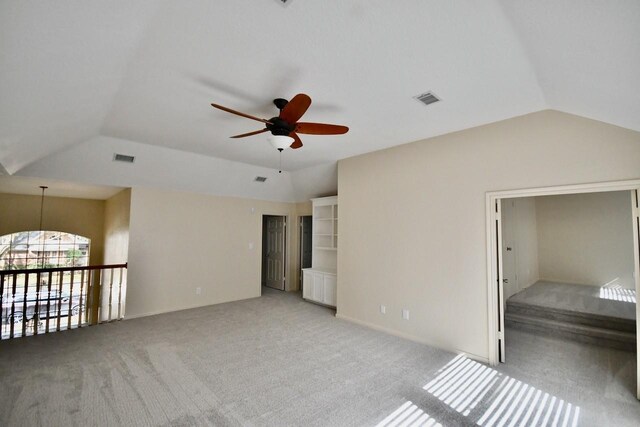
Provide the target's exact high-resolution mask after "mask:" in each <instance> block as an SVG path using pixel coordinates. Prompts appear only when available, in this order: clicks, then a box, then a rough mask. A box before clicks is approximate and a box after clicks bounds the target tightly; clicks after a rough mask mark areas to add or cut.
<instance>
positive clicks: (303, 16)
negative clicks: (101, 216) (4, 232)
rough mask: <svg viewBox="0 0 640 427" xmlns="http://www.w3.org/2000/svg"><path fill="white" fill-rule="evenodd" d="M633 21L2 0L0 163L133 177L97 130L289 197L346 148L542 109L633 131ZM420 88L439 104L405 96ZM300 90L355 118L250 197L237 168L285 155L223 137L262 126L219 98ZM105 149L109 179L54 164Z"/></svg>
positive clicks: (317, 104)
mask: <svg viewBox="0 0 640 427" xmlns="http://www.w3.org/2000/svg"><path fill="white" fill-rule="evenodd" d="M639 22H640V2H638V1H636V0H629V1H622V0H620V1H614V2H603V1H594V0H592V1H584V0H556V1H551V0H543V1H539V2H530V1H524V0H515V1H510V0H509V1H508V0H500V1H498V0H490V1H484V2H477V1H470V0H469V1H435V0H431V1H425V0H413V1H406V2H402V5H398V4H397V3H396V2H389V1H378V0H352V1H342V2H326V1H322V0H304V1H303V0H294V1H292V2H291V3H290V4H289V5H288V6H286V7H283V6H282V5H280V4H279V2H278V1H276V0H262V1H260V2H256V1H248V0H244V1H241V0H238V1H233V2H219V1H215V2H214V1H210V0H202V1H190V0H186V1H180V2H175V1H140V0H129V1H96V0H88V1H83V2H77V1H67V0H61V1H56V2H50V3H47V2H10V1H5V2H2V3H0V94H1V96H0V164H1V165H2V166H3V167H4V168H5V169H6V170H7V171H8V172H9V173H11V174H15V173H18V174H29V175H33V176H50V175H51V174H52V173H53V172H52V171H53V170H55V175H56V177H58V178H60V179H67V180H72V181H86V182H92V183H99V184H107V185H108V184H114V182H116V181H118V183H117V185H127V183H126V182H121V181H122V179H120V178H121V176H120V177H119V178H116V176H117V175H118V168H119V167H120V166H118V165H114V164H113V163H107V160H110V157H111V156H112V153H110V152H106V151H107V150H106V149H105V148H104V147H102V150H101V146H100V145H99V144H100V141H118V143H117V145H118V147H120V149H121V150H124V151H126V149H127V146H128V145H127V141H129V146H130V147H131V149H133V150H136V149H139V148H140V147H141V145H140V144H142V146H144V147H146V148H144V150H138V151H140V152H141V153H143V155H147V156H151V157H154V156H156V155H157V156H160V157H163V156H166V154H167V153H174V154H175V156H176V159H179V158H180V154H179V153H178V152H177V151H175V150H179V151H184V152H190V153H193V154H195V155H204V156H207V157H210V158H211V162H213V163H215V162H218V163H216V164H224V165H225V166H224V167H222V168H220V170H221V172H220V173H219V174H218V175H216V168H214V169H213V170H212V171H211V172H210V174H209V173H208V174H207V177H206V179H207V180H208V182H211V183H214V182H227V180H226V179H225V176H223V175H222V174H223V173H225V174H226V176H227V177H228V176H229V170H230V169H229V168H232V169H233V168H234V166H233V165H236V166H235V167H236V168H239V169H242V173H240V172H238V176H239V175H242V177H243V178H242V179H238V180H236V181H234V182H229V183H228V185H227V186H226V187H225V192H229V193H231V194H236V195H250V196H251V197H257V198H264V199H274V200H275V199H277V200H286V199H290V200H297V199H300V198H306V197H309V196H312V195H317V194H319V193H322V192H326V191H327V185H331V184H330V183H331V182H335V167H333V166H332V164H335V161H336V160H339V159H341V158H345V157H349V156H352V155H356V154H360V153H364V152H369V151H373V150H377V149H380V148H384V147H389V146H394V145H399V144H403V143H407V142H411V141H415V140H419V139H424V138H428V137H431V136H435V135H439V134H443V133H448V132H452V131H456V130H460V129H465V128H469V127H472V126H476V125H481V124H485V123H489V122H493V121H497V120H502V119H506V118H509V117H513V116H518V115H522V114H526V113H529V112H533V111H538V110H541V109H545V108H554V109H559V110H563V111H567V112H570V113H574V114H580V115H584V116H587V117H591V118H594V119H598V120H603V121H607V122H610V123H613V124H617V125H620V126H624V127H627V128H631V129H635V130H640V96H638V95H640V89H639V88H640V85H639V83H638V79H637V76H638V75H640V48H639V41H640V25H638V23H639ZM428 90H432V91H434V92H435V93H436V94H437V95H438V96H440V97H441V98H442V99H443V101H442V102H441V103H438V104H434V105H432V106H429V107H425V106H423V105H421V104H419V103H418V102H417V101H416V100H414V99H413V98H412V97H413V96H415V95H417V94H420V93H422V92H425V91H428ZM299 92H304V93H307V94H309V95H310V96H311V97H312V99H313V101H314V103H313V104H312V105H311V108H310V109H309V111H308V112H307V114H306V115H305V116H304V120H307V121H318V122H328V123H337V124H344V125H347V126H349V127H350V128H351V130H350V132H349V133H348V134H346V135H341V136H311V135H304V136H303V141H304V143H305V146H304V147H303V148H302V149H300V150H288V151H286V152H285V153H284V155H283V169H284V170H286V171H290V172H294V173H292V174H287V175H286V177H287V178H288V179H289V180H290V181H291V182H288V183H287V185H286V188H288V189H289V190H288V191H289V194H288V195H283V194H281V193H282V187H280V189H279V190H276V189H269V188H267V187H264V188H263V189H262V190H260V191H262V193H261V194H259V195H258V196H255V193H256V192H255V191H254V187H253V185H254V184H252V183H251V181H250V180H245V178H247V177H252V176H253V172H254V170H255V171H260V170H262V171H264V168H271V169H273V168H277V166H278V156H277V152H275V150H274V149H273V148H272V147H271V146H270V145H269V144H268V143H267V141H266V138H265V136H264V134H263V135H258V136H254V137H249V138H246V139H243V140H232V139H229V138H228V137H229V136H230V135H233V134H237V133H243V132H247V131H251V130H257V129H259V128H260V127H261V126H260V123H258V122H253V121H251V120H247V119H243V118H241V117H236V116H232V115H229V114H226V113H224V112H221V111H218V110H214V109H213V108H211V107H210V105H209V104H210V103H211V102H216V103H220V104H223V105H227V106H229V107H231V108H234V109H238V110H241V111H245V112H247V113H250V114H255V115H258V116H262V117H265V118H269V117H271V116H273V115H276V109H275V107H274V106H273V105H272V104H271V100H272V99H273V98H276V97H284V98H290V97H292V96H293V95H295V94H296V93H299ZM101 138H102V139H101ZM136 147H137V148H136ZM167 148H169V149H172V150H174V151H171V150H170V151H166V149H167ZM87 150H89V151H90V153H92V155H88V152H87ZM154 150H155V151H154ZM162 150H165V151H162ZM54 153H55V155H54V156H52V154H54ZM100 153H101V154H100ZM99 154H100V155H105V156H109V157H108V158H106V159H104V160H105V163H104V164H103V165H101V166H100V170H101V173H100V174H98V175H99V176H96V175H95V174H92V173H91V168H92V166H93V165H92V164H91V163H88V164H84V165H83V167H82V168H73V167H72V168H69V169H67V170H59V169H60V166H59V165H61V164H65V165H74V164H77V163H81V162H91V161H96V162H97V160H94V158H96V157H97V156H98V155H99ZM223 159H224V160H229V161H232V162H230V163H229V162H227V163H225V162H222V163H221V162H220V161H221V160H223ZM139 160H141V159H139ZM149 160H151V159H149ZM237 162H241V163H245V164H246V165H245V166H240V165H238V163H237ZM167 164H168V165H170V164H171V162H170V161H168V163H167ZM203 164H204V163H203ZM154 167H158V164H157V162H155V161H148V162H145V161H137V162H136V165H135V169H132V170H131V175H132V177H131V181H130V183H129V184H128V185H133V184H139V183H140V182H142V183H145V184H148V185H163V186H170V185H169V184H167V182H166V181H167V177H166V176H160V175H162V171H159V170H155V169H153V168H154ZM165 167H166V166H165ZM252 168H253V169H252ZM177 170H179V172H176V174H179V176H177V175H174V176H172V177H171V178H172V179H175V181H176V182H179V183H180V184H179V185H176V186H177V187H179V188H184V189H192V190H194V191H205V192H206V188H205V189H204V190H203V188H202V187H203V186H205V187H206V185H207V184H206V182H207V181H203V179H202V176H195V175H194V176H191V175H190V171H189V168H177ZM83 171H84V172H83ZM222 171H224V172H222ZM110 176H111V177H113V178H112V180H111V178H109V177H110ZM149 176H158V181H157V182H148V181H149V180H148V179H147V178H146V177H149ZM234 176H235V175H234ZM161 178H162V179H161ZM278 179H282V176H280V177H278ZM316 182H317V183H318V184H317V186H316V185H315V183H316ZM329 191H330V190H329ZM209 192H212V193H219V191H218V190H217V187H216V186H215V185H213V184H212V186H211V188H210V190H209Z"/></svg>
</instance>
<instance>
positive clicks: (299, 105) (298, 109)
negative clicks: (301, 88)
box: [280, 93, 311, 124]
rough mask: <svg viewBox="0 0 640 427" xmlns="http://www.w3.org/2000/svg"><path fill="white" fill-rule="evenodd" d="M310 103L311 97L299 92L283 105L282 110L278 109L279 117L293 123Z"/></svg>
mask: <svg viewBox="0 0 640 427" xmlns="http://www.w3.org/2000/svg"><path fill="white" fill-rule="evenodd" d="M310 105H311V98H309V95H305V94H304V93H299V94H297V95H296V96H294V97H293V99H292V100H291V101H289V102H288V103H287V105H285V106H284V108H283V109H282V111H280V118H281V119H282V120H284V121H286V122H288V123H291V124H293V123H295V122H297V121H298V120H300V117H302V115H303V114H304V113H305V112H306V111H307V109H308V108H309V106H310Z"/></svg>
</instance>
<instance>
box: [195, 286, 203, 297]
mask: <svg viewBox="0 0 640 427" xmlns="http://www.w3.org/2000/svg"><path fill="white" fill-rule="evenodd" d="M201 293H202V288H201V287H200V286H198V287H197V288H196V295H200V294H201Z"/></svg>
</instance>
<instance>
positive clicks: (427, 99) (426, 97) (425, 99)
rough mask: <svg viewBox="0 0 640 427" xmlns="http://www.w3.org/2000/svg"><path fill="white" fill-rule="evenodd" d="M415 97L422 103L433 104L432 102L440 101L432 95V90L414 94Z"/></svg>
mask: <svg viewBox="0 0 640 427" xmlns="http://www.w3.org/2000/svg"><path fill="white" fill-rule="evenodd" d="M414 98H415V99H417V100H418V101H420V102H422V103H423V104H424V105H429V104H433V103H434V102H438V101H440V98H438V97H437V96H435V95H434V93H433V92H426V93H423V94H421V95H418V96H415V97H414Z"/></svg>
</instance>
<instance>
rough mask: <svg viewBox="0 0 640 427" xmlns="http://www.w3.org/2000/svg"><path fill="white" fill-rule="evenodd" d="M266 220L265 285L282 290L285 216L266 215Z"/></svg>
mask: <svg viewBox="0 0 640 427" xmlns="http://www.w3.org/2000/svg"><path fill="white" fill-rule="evenodd" d="M266 218H267V219H266V221H267V227H266V228H267V236H266V237H267V244H266V247H267V254H266V256H265V262H266V264H267V280H266V285H267V286H268V287H270V288H275V289H280V290H281V291H284V280H285V273H284V256H285V251H284V243H285V217H283V216H268V217H266Z"/></svg>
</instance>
